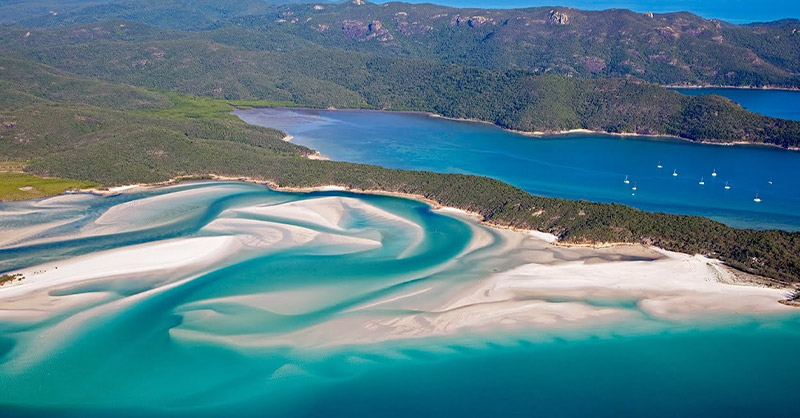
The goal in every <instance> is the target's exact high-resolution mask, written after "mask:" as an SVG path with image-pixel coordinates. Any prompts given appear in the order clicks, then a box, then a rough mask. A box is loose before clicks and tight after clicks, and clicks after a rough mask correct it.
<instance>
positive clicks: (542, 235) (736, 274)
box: [82, 174, 800, 307]
mask: <svg viewBox="0 0 800 418" xmlns="http://www.w3.org/2000/svg"><path fill="white" fill-rule="evenodd" d="M209 180H211V181H232V182H245V183H252V184H259V185H264V186H267V187H269V188H270V189H272V190H275V191H279V192H289V193H312V192H324V191H343V192H349V193H356V194H367V195H379V196H392V197H399V198H404V199H410V200H415V201H418V202H422V203H425V204H427V205H429V206H431V208H432V210H434V211H437V212H443V213H450V214H455V215H460V216H466V217H470V218H473V219H474V220H475V221H477V222H478V223H479V224H481V225H485V226H487V227H490V228H494V229H498V230H507V231H513V232H520V233H525V234H529V235H531V236H534V237H536V238H538V239H542V240H544V241H547V242H548V243H549V244H550V245H553V246H555V247H561V248H565V249H580V248H585V249H592V250H602V249H614V248H623V247H629V248H646V249H650V250H654V251H660V252H670V251H668V250H664V249H662V248H659V247H655V246H647V245H643V244H640V243H630V242H592V243H580V242H563V241H560V240H559V239H558V237H557V236H555V235H552V234H550V233H548V232H542V231H536V230H530V229H521V228H515V227H513V226H508V225H503V224H498V223H494V222H489V221H486V220H485V219H484V217H483V216H482V215H481V214H479V213H477V212H471V211H468V210H464V209H461V208H457V207H449V206H445V205H442V204H441V203H440V202H438V201H436V200H433V199H430V198H427V197H425V196H422V195H417V194H410V193H401V192H392V191H386V190H380V189H358V188H350V187H345V186H341V185H335V184H329V185H320V186H308V187H291V186H281V185H280V184H278V183H275V182H274V181H271V180H266V179H259V178H254V177H247V176H221V175H216V174H210V175H207V176H193V177H186V176H183V177H176V178H174V179H170V180H167V181H164V182H158V183H149V184H135V185H125V186H117V187H113V188H110V189H109V190H105V191H103V190H99V191H98V190H94V189H86V190H82V192H84V193H91V194H96V195H100V196H107V195H113V194H117V193H120V190H121V191H123V192H124V191H127V190H134V189H136V188H154V187H165V186H170V185H176V184H180V183H183V182H189V181H201V182H202V181H209ZM112 189H113V190H115V191H114V192H111V191H110V190H112ZM674 254H682V255H685V256H687V257H695V256H696V255H691V254H684V253H674ZM709 260H712V261H713V262H715V263H718V264H719V265H720V266H723V267H724V268H725V269H726V270H727V271H728V272H729V273H730V277H733V278H735V280H732V281H733V282H735V283H737V284H743V285H746V286H756V287H770V288H776V289H782V290H785V291H787V292H788V291H791V290H793V289H795V288H794V287H792V286H791V285H786V284H784V283H781V282H777V281H774V280H771V279H769V278H766V277H762V276H757V275H754V274H751V273H747V272H744V271H740V270H737V269H735V268H733V267H731V266H728V265H727V264H725V263H724V262H722V261H719V260H716V259H709ZM781 303H784V304H785V305H787V306H795V307H800V304H793V303H789V301H786V300H784V301H781Z"/></svg>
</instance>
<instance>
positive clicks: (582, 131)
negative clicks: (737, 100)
mask: <svg viewBox="0 0 800 418" xmlns="http://www.w3.org/2000/svg"><path fill="white" fill-rule="evenodd" d="M662 87H663V86H662ZM675 88H678V87H675ZM681 88H683V87H681ZM687 88H689V87H687ZM691 88H698V89H699V88H706V87H691ZM709 88H710V87H709ZM714 88H726V87H718V86H715V87H714ZM753 89H757V88H753ZM797 91H800V89H797ZM252 109H287V110H316V111H321V110H325V111H332V112H338V111H358V112H385V113H400V114H408V115H417V116H427V117H431V118H436V119H443V120H449V121H454V122H470V123H480V124H484V125H490V126H494V127H496V128H498V129H502V130H504V131H506V132H510V133H513V134H517V135H522V136H526V137H531V138H544V137H556V136H561V135H571V134H590V135H608V136H612V137H620V138H625V137H634V138H637V137H638V138H644V139H646V138H662V139H663V138H666V139H675V140H680V141H683V142H689V143H692V144H702V145H721V146H759V147H770V148H776V149H781V150H786V151H800V147H786V148H785V147H782V146H780V145H777V144H768V143H764V142H747V141H729V142H722V141H719V140H710V139H701V140H696V139H690V138H684V137H681V136H678V135H669V134H640V133H636V132H608V131H599V130H592V129H584V128H573V129H566V130H560V131H555V130H553V131H549V130H546V131H523V130H518V129H512V128H505V127H503V126H500V125H498V124H496V123H494V122H490V121H486V120H481V119H476V118H456V117H450V116H444V115H441V114H438V113H434V112H429V111H422V110H391V109H364V108H335V107H328V108H325V109H321V108H315V107H298V106H294V107H253V108H252ZM234 115H235V114H234ZM762 116H763V115H762ZM237 117H238V116H237ZM239 119H240V120H242V119H241V118H239ZM242 122H244V120H242ZM244 123H247V122H244ZM256 126H258V125H256ZM286 138H289V139H286ZM293 138H294V137H293V136H291V135H288V134H287V135H286V137H284V141H291V140H292V139H293ZM325 158H327V157H325Z"/></svg>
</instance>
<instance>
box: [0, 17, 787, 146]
mask: <svg viewBox="0 0 800 418" xmlns="http://www.w3.org/2000/svg"><path fill="white" fill-rule="evenodd" d="M251 35H252V32H250V31H248V30H245V29H242V28H239V27H226V28H220V29H215V30H210V31H201V32H187V31H170V30H165V29H158V28H155V27H152V26H147V25H143V24H140V23H134V22H125V21H109V22H103V23H98V24H93V25H78V26H69V27H63V28H54V29H30V30H28V29H22V28H10V27H9V28H5V29H3V30H0V53H3V54H4V55H5V56H15V57H18V58H21V59H27V60H37V61H40V62H44V63H47V64H50V65H53V66H55V67H58V68H60V69H62V70H65V71H69V72H72V73H79V74H82V75H86V76H90V77H94V78H98V79H104V80H107V81H113V82H118V83H125V84H130V85H136V86H141V87H146V88H151V89H160V90H171V91H177V92H181V93H187V94H196V95H204V96H212V97H217V98H224V99H229V100H271V101H288V102H293V103H296V104H298V105H302V106H312V107H328V106H334V107H370V108H380V109H391V110H420V111H429V112H434V113H438V114H442V115H444V116H448V117H454V118H473V119H481V120H485V121H488V122H492V123H495V124H498V125H500V126H502V127H504V128H509V129H515V130H521V131H540V132H552V131H561V130H569V129H590V130H596V131H604V132H613V133H639V134H652V135H674V136H679V137H682V138H686V139H691V140H702V141H711V142H734V141H745V142H754V143H768V144H774V145H780V146H783V147H797V146H798V145H800V123H798V122H793V121H785V120H779V119H774V118H768V117H764V116H760V115H755V114H752V113H749V112H747V111H744V110H743V109H741V108H740V107H739V106H738V105H736V104H734V103H733V102H731V101H729V100H727V99H725V98H722V97H717V96H710V97H709V96H705V97H687V96H684V95H681V94H679V93H676V92H673V91H670V90H667V89H664V88H662V87H659V86H656V85H653V84H648V83H646V82H644V81H641V80H639V79H636V78H630V77H628V78H579V77H567V76H561V75H550V74H547V75H543V74H536V73H533V72H530V71H522V70H508V71H498V70H487V69H484V68H480V67H466V66H460V65H454V64H444V63H441V62H439V61H435V60H425V59H414V58H389V57H383V56H376V55H374V54H368V53H366V52H353V51H344V50H340V49H335V48H323V47H320V46H318V45H316V44H314V43H312V42H309V41H302V42H300V43H296V44H292V45H294V46H295V48H281V47H280V45H286V44H287V42H290V41H288V40H287V39H285V38H270V37H265V38H260V37H258V36H256V35H252V36H251ZM243 40H247V42H249V43H252V44H253V45H251V46H247V45H244V46H243V45H241V44H244V43H245V41H243ZM233 44H239V46H234V45H233ZM255 45H260V47H255ZM267 45H272V47H269V48H267V47H266V46H267Z"/></svg>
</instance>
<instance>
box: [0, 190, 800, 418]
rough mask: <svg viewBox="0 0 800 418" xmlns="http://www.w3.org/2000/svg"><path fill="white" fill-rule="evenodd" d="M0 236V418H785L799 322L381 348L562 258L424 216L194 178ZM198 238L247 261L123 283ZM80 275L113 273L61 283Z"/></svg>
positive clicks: (425, 339)
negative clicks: (409, 321) (446, 304)
mask: <svg viewBox="0 0 800 418" xmlns="http://www.w3.org/2000/svg"><path fill="white" fill-rule="evenodd" d="M36 226H39V227H41V228H37V230H35V231H34V230H31V229H25V228H30V227H36ZM0 230H3V231H15V232H14V233H15V235H14V236H15V237H16V238H13V239H10V240H9V239H6V238H3V237H4V236H0V238H3V239H6V240H5V241H4V242H3V244H2V245H1V246H0V262H1V263H2V264H0V271H12V270H17V269H22V271H25V272H26V274H28V275H27V276H26V278H25V279H24V281H23V282H21V283H20V284H14V285H11V286H9V285H6V286H4V287H0V416H3V417H27V416H31V417H53V416H58V417H62V416H66V417H125V416H131V417H133V416H169V417H206V416H208V417H212V416H223V415H224V416H243V417H251V416H252V417H266V416H287V417H319V416H330V417H339V416H342V417H344V416H398V417H399V416H416V417H420V416H423V417H425V416H430V417H434V416H435V417H443V416H444V417H449V416H453V417H465V416H536V415H541V416H566V417H582V416H586V415H592V416H614V417H620V416H623V417H625V416H628V417H639V416H657V417H658V416H663V417H668V416H703V417H713V416H720V417H723V416H724V417H730V416H741V417H748V416H755V415H758V416H774V417H779V416H787V417H788V416H795V415H796V411H794V410H792V409H790V408H792V403H793V399H794V397H795V396H796V393H797V390H798V389H800V387H798V383H797V380H796V376H795V374H794V371H795V370H797V369H798V368H799V367H800V357H799V356H797V353H798V350H800V316H798V315H797V314H782V315H770V316H760V317H753V316H748V315H745V314H735V315H733V314H731V315H728V316H722V317H709V318H707V319H706V320H703V321H701V320H699V319H696V320H685V321H677V320H662V319H657V318H654V317H652V316H650V315H647V314H646V313H645V312H644V311H641V310H640V309H639V308H638V306H637V303H636V301H621V302H619V301H616V302H615V301H611V300H609V301H604V302H602V303H601V302H598V301H597V300H589V299H586V300H581V299H577V300H578V301H579V302H581V303H586V304H589V305H594V306H601V305H602V306H605V307H613V308H615V309H618V310H620V311H621V312H624V313H626V319H624V320H617V321H613V322H607V323H599V324H598V323H588V324H587V325H585V326H582V325H576V324H572V325H568V324H563V325H561V326H558V327H556V328H537V327H523V328H508V329H504V328H503V327H498V326H492V327H490V328H489V329H483V328H476V329H471V330H467V331H464V332H458V333H453V334H448V333H443V334H440V335H430V336H421V335H414V334H401V335H400V336H401V337H402V338H397V339H392V338H386V336H387V335H389V334H383V333H384V332H385V331H386V330H385V329H384V328H381V327H389V325H387V324H392V323H393V322H392V321H393V320H394V318H398V317H407V316H411V317H415V318H420V319H421V318H427V320H435V318H436V314H435V311H436V310H437V308H436V306H438V305H437V303H439V301H447V300H452V298H453V296H454V295H456V294H458V293H459V291H460V290H461V289H464V288H466V287H468V286H470V285H471V284H472V283H475V282H476V281H477V280H480V279H482V278H484V277H486V276H488V275H489V274H491V273H493V272H498V271H504V270H507V269H509V268H513V267H515V266H517V265H519V264H521V263H526V262H529V261H530V260H526V257H527V256H526V254H529V253H531V252H536V251H538V252H540V253H541V252H546V253H548V254H551V253H552V256H554V257H556V259H557V258H559V257H565V252H564V250H559V249H547V248H542V247H540V244H535V243H527V244H526V243H525V242H522V243H512V242H511V240H512V238H511V237H513V236H515V235H514V234H513V233H510V232H502V231H495V230H491V229H487V228H485V227H482V226H479V225H477V224H476V223H475V222H473V221H470V220H467V219H462V218H456V217H452V216H446V215H443V214H440V213H436V212H432V211H431V210H430V208H429V207H428V206H426V205H424V204H422V203H419V202H414V201H409V200H405V199H398V198H392V197H381V196H363V195H354V194H350V193H343V192H335V191H334V192H318V193H310V194H292V193H279V192H274V191H270V190H269V189H267V188H265V187H263V186H258V185H252V184H240V183H220V182H207V183H196V184H187V185H182V186H177V187H170V188H163V189H155V190H146V191H137V192H130V193H123V194H120V195H118V196H112V197H98V196H90V195H72V196H70V195H68V196H62V197H57V198H52V199H45V200H39V201H27V202H15V203H5V204H0ZM205 239H211V240H220V239H222V240H231V242H235V243H237V244H236V245H238V246H239V247H236V248H234V250H233V251H230V250H228V249H225V248H228V247H225V246H222V247H220V248H219V249H217V250H214V251H212V252H210V253H208V254H201V256H200V257H199V258H200V260H205V261H209V262H211V264H209V265H198V264H196V262H194V261H193V262H191V263H190V262H189V261H187V260H190V259H192V256H193V254H195V253H198V252H201V251H203V249H202V248H195V249H192V250H191V251H189V252H187V253H186V255H184V256H182V257H183V258H181V257H178V259H176V260H177V261H175V260H174V261H175V262H176V263H178V265H177V266H174V265H173V266H172V267H170V266H166V267H163V268H162V269H160V270H146V269H145V270H136V271H134V272H130V273H121V272H120V270H115V269H117V268H120V265H125V264H126V263H128V264H131V263H132V264H133V265H138V266H140V267H141V266H147V267H150V268H152V267H153V266H155V265H161V264H159V263H163V260H162V261H158V260H159V259H160V257H161V256H163V255H165V253H167V252H169V253H174V252H175V251H177V250H175V248H177V247H175V248H173V249H172V250H170V251H164V250H157V251H154V252H151V253H147V255H143V253H135V252H134V251H138V250H137V249H139V250H141V249H142V248H153V247H147V246H154V245H155V246H157V245H163V244H165V243H172V244H171V245H178V246H180V245H185V244H187V243H190V242H193V241H192V240H205ZM214 242H218V241H214ZM226 242H227V241H226ZM376 243H377V245H376ZM143 245H144V247H143ZM537 245H539V247H537ZM528 246H532V247H530V248H528ZM159 248H160V247H159ZM526 249H527V250H526ZM523 250H525V251H523ZM109 251H112V252H109ZM581 251H588V250H581ZM114 254H117V256H115V255H114ZM120 254H121V255H120ZM76 257H77V258H76ZM81 257H83V258H81ZM586 257H587V259H589V258H591V257H593V256H592V255H586ZM548 259H550V258H548ZM81 260H84V261H83V262H84V264H85V265H90V266H91V267H92V270H94V271H99V270H102V269H104V268H105V269H107V270H106V273H104V274H100V275H98V276H97V277H94V278H91V277H88V276H87V278H85V279H84V280H81V281H77V282H74V281H70V280H71V279H74V278H75V277H76V275H78V274H84V273H80V271H79V269H76V267H75V265H76V263H80V262H81ZM87 260H88V261H87ZM108 260H112V262H111V266H110V267H108V266H107V267H103V265H104V263H106V262H107V261H108ZM195 261H196V260H195ZM42 263H45V264H43V265H41V264H42ZM59 274H63V275H64V276H63V277H61V276H58V275H59ZM60 277H61V278H60ZM45 278H46V279H47V280H45ZM64 278H66V281H62V282H59V281H58V280H61V279H64ZM37 280H40V281H39V282H37ZM37 283H38V284H37ZM23 286H27V287H23ZM37 286H40V287H37ZM22 290H24V292H22ZM15 292H16V293H15ZM564 302H565V301H558V300H553V301H550V302H548V303H550V304H552V305H553V306H557V305H558V304H560V303H564ZM387 321H388V322H387ZM424 322H425V321H422V323H423V325H424ZM378 324H383V325H381V326H377V325H378ZM392 329H393V330H394V331H397V332H401V331H403V330H404V329H405V328H403V327H399V328H392ZM372 337H375V338H376V339H375V340H370V339H369V338H372ZM364 338H367V339H366V340H364Z"/></svg>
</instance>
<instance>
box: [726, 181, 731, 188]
mask: <svg viewBox="0 0 800 418" xmlns="http://www.w3.org/2000/svg"><path fill="white" fill-rule="evenodd" d="M730 189H731V186H729V185H728V182H727V181H726V182H725V190H730Z"/></svg>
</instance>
